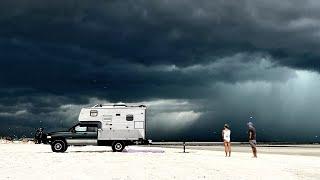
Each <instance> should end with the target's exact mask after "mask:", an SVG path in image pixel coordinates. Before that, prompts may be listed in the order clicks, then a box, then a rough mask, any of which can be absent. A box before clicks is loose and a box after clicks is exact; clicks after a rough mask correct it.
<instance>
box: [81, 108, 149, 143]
mask: <svg viewBox="0 0 320 180" xmlns="http://www.w3.org/2000/svg"><path fill="white" fill-rule="evenodd" d="M79 121H80V122H90V121H99V122H101V128H99V129H98V140H99V141H106V140H130V141H141V142H142V141H143V140H145V138H146V106H144V105H139V106H128V105H125V104H97V105H95V106H93V107H90V108H82V109H81V112H80V114H79ZM136 143H140V142H136Z"/></svg>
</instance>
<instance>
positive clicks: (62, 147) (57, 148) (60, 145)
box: [51, 140, 68, 152]
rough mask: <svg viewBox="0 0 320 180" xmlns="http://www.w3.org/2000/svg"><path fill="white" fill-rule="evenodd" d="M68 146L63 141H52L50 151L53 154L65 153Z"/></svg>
mask: <svg viewBox="0 0 320 180" xmlns="http://www.w3.org/2000/svg"><path fill="white" fill-rule="evenodd" d="M67 148H68V146H67V143H66V142H65V141H63V140H54V141H53V142H52V144H51V149H52V151H53V152H65V151H66V150H67Z"/></svg>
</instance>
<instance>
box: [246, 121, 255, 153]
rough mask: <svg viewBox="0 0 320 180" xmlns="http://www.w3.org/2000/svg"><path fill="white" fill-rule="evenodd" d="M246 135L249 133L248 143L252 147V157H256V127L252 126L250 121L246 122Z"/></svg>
mask: <svg viewBox="0 0 320 180" xmlns="http://www.w3.org/2000/svg"><path fill="white" fill-rule="evenodd" d="M247 125H248V135H249V144H250V146H251V149H252V153H253V157H254V158H257V147H256V146H257V140H256V136H257V133H256V128H255V127H254V125H253V123H252V122H248V123H247Z"/></svg>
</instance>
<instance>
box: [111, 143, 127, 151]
mask: <svg viewBox="0 0 320 180" xmlns="http://www.w3.org/2000/svg"><path fill="white" fill-rule="evenodd" d="M124 148H125V144H124V142H122V141H114V142H113V143H112V151H113V152H122V150H123V149H124Z"/></svg>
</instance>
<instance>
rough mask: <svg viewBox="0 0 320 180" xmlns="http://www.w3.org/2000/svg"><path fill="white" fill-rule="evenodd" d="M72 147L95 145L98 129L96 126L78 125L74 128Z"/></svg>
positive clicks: (70, 142)
mask: <svg viewBox="0 0 320 180" xmlns="http://www.w3.org/2000/svg"><path fill="white" fill-rule="evenodd" d="M74 130H75V131H74V132H73V136H72V140H70V141H69V142H68V143H69V144H72V145H96V144H97V138H98V127H97V125H96V124H78V125H77V126H75V127H74Z"/></svg>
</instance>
